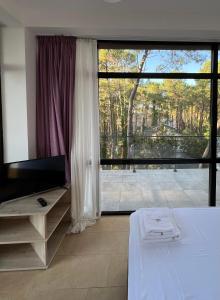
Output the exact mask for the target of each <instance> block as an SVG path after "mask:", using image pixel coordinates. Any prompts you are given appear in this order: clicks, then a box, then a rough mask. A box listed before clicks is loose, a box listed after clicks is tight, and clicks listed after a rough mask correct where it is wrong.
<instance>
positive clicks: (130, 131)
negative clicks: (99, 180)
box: [127, 50, 149, 158]
mask: <svg viewBox="0 0 220 300" xmlns="http://www.w3.org/2000/svg"><path fill="white" fill-rule="evenodd" d="M148 52H149V51H148V50H145V51H144V54H143V57H142V59H141V63H140V66H139V68H138V71H139V73H141V72H142V70H143V67H144V63H145V61H146V59H147V56H148V54H149V53H148ZM139 83H140V78H138V79H136V81H135V84H134V87H133V89H132V91H131V94H130V97H129V104H128V121H127V124H128V125H127V157H128V158H129V157H130V146H131V144H132V135H133V113H134V99H135V96H136V93H137V89H138V86H139Z"/></svg>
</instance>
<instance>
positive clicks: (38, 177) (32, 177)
mask: <svg viewBox="0 0 220 300" xmlns="http://www.w3.org/2000/svg"><path fill="white" fill-rule="evenodd" d="M64 184H65V156H63V155H61V156H53V157H48V158H43V159H33V160H26V161H19V162H13V163H7V164H2V165H0V203H2V202H5V201H8V200H12V199H16V198H19V197H23V196H26V195H30V194H33V193H38V192H42V191H46V190H48V189H51V188H54V187H59V186H63V185H64Z"/></svg>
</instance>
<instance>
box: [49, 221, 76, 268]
mask: <svg viewBox="0 0 220 300" xmlns="http://www.w3.org/2000/svg"><path fill="white" fill-rule="evenodd" d="M69 226H70V222H63V223H60V225H59V226H58V227H57V229H56V230H55V232H54V234H53V235H52V236H51V237H50V238H49V240H48V241H47V265H49V264H50V263H51V261H52V259H53V258H54V256H55V254H56V252H57V250H58V248H59V247H60V244H61V243H62V240H63V238H64V237H65V235H66V232H67V230H68V228H69Z"/></svg>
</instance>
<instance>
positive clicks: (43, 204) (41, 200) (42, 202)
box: [37, 198, 47, 207]
mask: <svg viewBox="0 0 220 300" xmlns="http://www.w3.org/2000/svg"><path fill="white" fill-rule="evenodd" d="M37 202H39V203H40V205H41V206H42V207H44V206H47V201H46V200H45V199H44V198H38V199H37Z"/></svg>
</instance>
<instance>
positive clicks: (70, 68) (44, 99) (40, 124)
mask: <svg viewBox="0 0 220 300" xmlns="http://www.w3.org/2000/svg"><path fill="white" fill-rule="evenodd" d="M37 41H38V52H37V83H36V85H37V95H36V138H37V156H38V157H47V156H55V155H65V157H66V179H67V181H68V182H70V177H71V176H70V157H71V146H72V128H73V99H74V85H75V83H74V81H75V57H76V39H75V37H72V36H68V37H66V36H38V37H37Z"/></svg>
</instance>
